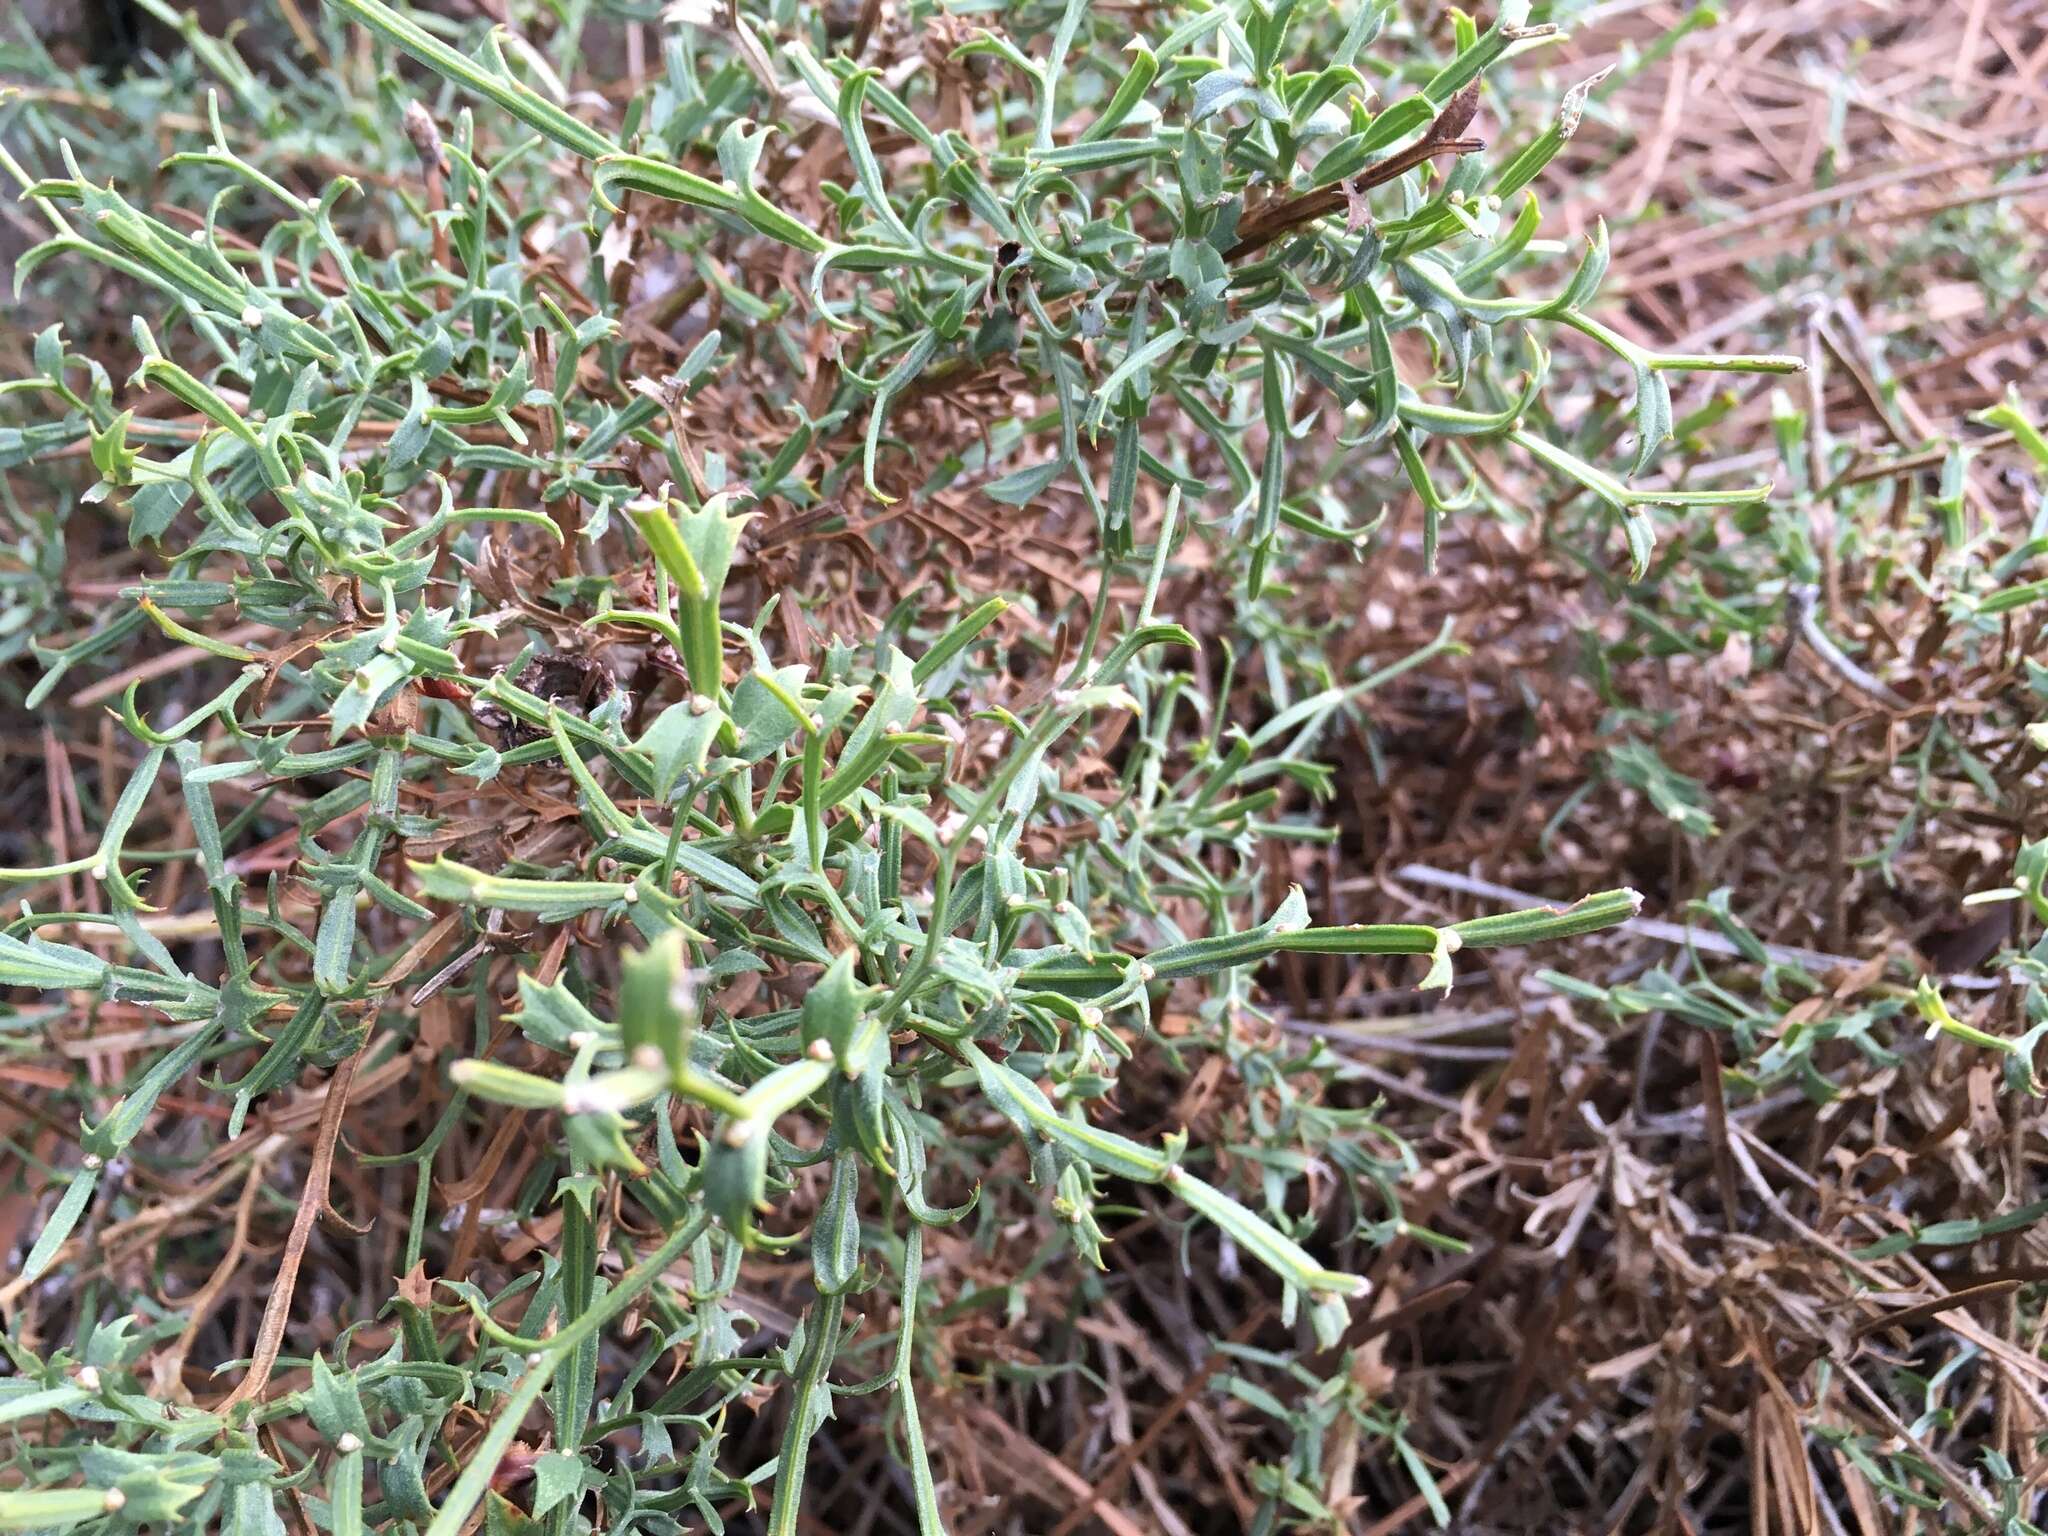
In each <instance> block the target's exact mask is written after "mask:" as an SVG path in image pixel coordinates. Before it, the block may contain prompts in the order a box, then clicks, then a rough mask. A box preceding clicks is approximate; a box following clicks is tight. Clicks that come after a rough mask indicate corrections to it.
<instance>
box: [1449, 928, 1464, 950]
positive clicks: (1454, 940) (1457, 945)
mask: <svg viewBox="0 0 2048 1536" xmlns="http://www.w3.org/2000/svg"><path fill="white" fill-rule="evenodd" d="M1464 947H1465V938H1464V935H1463V934H1461V933H1459V932H1458V930H1457V929H1455V928H1451V929H1447V930H1446V931H1445V933H1444V953H1445V954H1447V955H1455V954H1456V953H1457V952H1458V951H1459V950H1461V949H1463V948H1464Z"/></svg>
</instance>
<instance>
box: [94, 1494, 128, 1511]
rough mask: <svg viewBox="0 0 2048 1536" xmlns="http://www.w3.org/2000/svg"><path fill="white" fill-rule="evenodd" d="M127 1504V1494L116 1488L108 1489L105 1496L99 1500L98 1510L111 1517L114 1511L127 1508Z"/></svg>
mask: <svg viewBox="0 0 2048 1536" xmlns="http://www.w3.org/2000/svg"><path fill="white" fill-rule="evenodd" d="M127 1503H128V1495H127V1494H125V1493H123V1492H122V1491H121V1490H120V1489H118V1488H109V1489H108V1490H107V1492H106V1496H105V1497H104V1498H102V1499H101V1500H100V1508H102V1509H104V1510H105V1511H106V1512H107V1513H108V1514H110V1515H111V1514H113V1513H114V1512H115V1511H117V1510H119V1509H123V1508H125V1507H126V1506H127Z"/></svg>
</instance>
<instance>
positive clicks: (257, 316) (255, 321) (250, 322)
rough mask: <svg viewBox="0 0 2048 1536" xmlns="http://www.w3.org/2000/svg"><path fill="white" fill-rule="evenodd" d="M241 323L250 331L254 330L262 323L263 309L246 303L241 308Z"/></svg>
mask: <svg viewBox="0 0 2048 1536" xmlns="http://www.w3.org/2000/svg"><path fill="white" fill-rule="evenodd" d="M242 324H244V325H246V326H247V327H249V329H250V330H252V331H253V330H255V329H256V328H257V327H258V326H260V325H262V324H263V311H262V310H260V309H258V308H257V307H256V306H255V305H254V304H250V305H247V306H246V307H245V308H244V309H243V310H242Z"/></svg>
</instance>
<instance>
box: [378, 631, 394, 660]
mask: <svg viewBox="0 0 2048 1536" xmlns="http://www.w3.org/2000/svg"><path fill="white" fill-rule="evenodd" d="M377 649H378V650H380V651H382V652H383V653H384V654H385V655H386V656H396V655H397V654H398V636H396V635H386V636H385V637H384V638H383V639H382V640H379V641H378V642H377Z"/></svg>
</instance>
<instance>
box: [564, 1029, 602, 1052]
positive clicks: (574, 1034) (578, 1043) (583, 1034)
mask: <svg viewBox="0 0 2048 1536" xmlns="http://www.w3.org/2000/svg"><path fill="white" fill-rule="evenodd" d="M596 1038H597V1036H596V1035H594V1034H592V1033H591V1032H590V1031H589V1030H587V1029H572V1030H570V1031H569V1049H570V1050H572V1051H580V1050H582V1049H583V1048H584V1047H585V1046H587V1045H589V1044H590V1043H591V1042H592V1041H594V1040H595V1039H596Z"/></svg>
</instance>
